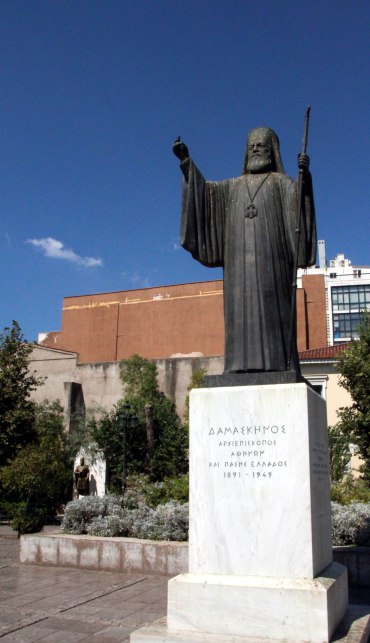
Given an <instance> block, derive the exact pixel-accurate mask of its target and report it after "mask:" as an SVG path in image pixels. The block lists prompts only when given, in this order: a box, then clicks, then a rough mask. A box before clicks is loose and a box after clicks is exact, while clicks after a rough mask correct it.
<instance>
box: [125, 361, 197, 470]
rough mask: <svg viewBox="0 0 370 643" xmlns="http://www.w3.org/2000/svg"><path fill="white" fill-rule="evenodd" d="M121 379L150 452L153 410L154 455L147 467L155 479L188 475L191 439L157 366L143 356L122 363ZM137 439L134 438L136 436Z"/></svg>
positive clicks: (138, 430)
mask: <svg viewBox="0 0 370 643" xmlns="http://www.w3.org/2000/svg"><path fill="white" fill-rule="evenodd" d="M121 379H122V382H123V384H124V386H125V402H128V403H129V404H130V407H131V409H132V411H133V412H134V413H135V415H136V417H137V419H138V428H137V436H138V439H139V440H140V446H141V448H143V447H144V448H145V451H147V440H146V419H145V406H146V405H148V404H150V405H151V406H152V407H153V432H154V454H153V457H152V458H151V460H150V462H148V458H147V457H146V458H144V463H146V466H144V467H140V468H139V469H138V470H137V471H138V472H140V471H145V472H147V473H148V474H149V475H150V477H151V479H152V480H162V479H163V478H164V477H165V476H168V477H173V476H176V475H178V474H179V473H185V472H186V471H187V469H188V461H187V457H186V454H187V446H188V437H187V434H186V431H185V430H184V427H183V425H182V423H181V421H180V418H179V416H178V415H177V412H176V406H175V404H174V402H173V401H172V400H171V399H170V398H168V397H166V395H164V393H162V392H161V391H159V388H158V383H157V368H156V365H155V364H154V363H153V362H151V361H149V360H147V359H144V358H143V357H140V356H139V355H134V356H133V357H131V358H130V359H127V360H123V362H122V363H121ZM132 437H133V438H134V435H132Z"/></svg>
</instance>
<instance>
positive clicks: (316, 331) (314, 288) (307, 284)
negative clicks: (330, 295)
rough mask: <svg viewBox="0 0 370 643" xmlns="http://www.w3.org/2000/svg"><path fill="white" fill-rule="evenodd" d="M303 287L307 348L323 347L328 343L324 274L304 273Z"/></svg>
mask: <svg viewBox="0 0 370 643" xmlns="http://www.w3.org/2000/svg"><path fill="white" fill-rule="evenodd" d="M302 289H303V290H304V292H305V294H306V310H307V332H308V337H307V339H308V342H307V344H308V345H307V349H312V348H322V347H323V346H326V345H327V332H326V297H325V279H324V275H303V277H302ZM298 322H299V317H298ZM298 350H305V349H303V348H299V349H298Z"/></svg>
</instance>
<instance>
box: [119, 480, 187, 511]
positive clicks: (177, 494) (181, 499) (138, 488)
mask: <svg viewBox="0 0 370 643" xmlns="http://www.w3.org/2000/svg"><path fill="white" fill-rule="evenodd" d="M131 497H132V498H134V499H135V498H138V499H139V500H141V501H142V502H145V503H146V504H147V505H148V507H157V506H158V505H165V504H166V503H168V502H170V501H171V500H175V501H176V502H178V503H180V504H185V503H187V502H189V474H187V473H184V474H182V475H179V476H176V477H175V478H164V479H163V480H161V481H157V482H150V481H149V479H148V476H145V475H140V476H137V477H134V476H132V477H131V478H129V480H128V489H127V491H126V495H125V506H126V505H127V502H128V499H131Z"/></svg>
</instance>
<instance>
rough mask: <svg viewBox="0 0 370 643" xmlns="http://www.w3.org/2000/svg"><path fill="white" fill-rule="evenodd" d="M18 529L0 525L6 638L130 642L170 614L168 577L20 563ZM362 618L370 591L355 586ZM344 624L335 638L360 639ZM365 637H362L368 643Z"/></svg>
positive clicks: (1, 629) (0, 611)
mask: <svg viewBox="0 0 370 643" xmlns="http://www.w3.org/2000/svg"><path fill="white" fill-rule="evenodd" d="M18 549H19V543H18V540H17V538H16V535H15V533H14V532H13V531H12V530H11V529H10V528H9V527H6V526H3V525H1V526H0V638H1V639H2V641H18V642H20V641H51V642H52V643H67V642H68V641H97V642H99V643H117V642H121V643H128V641H129V635H130V633H131V632H132V631H133V630H136V629H137V628H138V627H141V626H142V625H144V624H147V623H148V624H149V623H152V622H153V621H154V620H156V619H158V618H161V617H163V616H165V614H166V601H167V582H168V578H167V577H165V576H139V575H136V576H129V575H127V574H115V573H113V572H94V571H89V570H76V569H69V568H61V567H37V566H36V565H20V564H19V563H18V560H19V554H18ZM350 603H351V604H352V605H354V606H356V607H355V608H354V609H355V612H356V613H357V617H358V618H360V617H361V616H362V615H363V614H368V613H369V611H370V608H369V606H370V590H367V589H351V590H350ZM346 634H348V630H347V624H346V623H343V627H342V630H341V632H338V635H337V636H336V637H335V639H334V640H335V641H338V642H339V641H340V642H341V643H342V642H343V643H344V641H345V642H346V643H355V642H357V641H359V640H360V638H358V637H357V636H356V633H355V632H354V633H353V634H354V636H353V637H352V636H350V637H348V638H347V637H346ZM365 640H366V639H362V643H364V641H365Z"/></svg>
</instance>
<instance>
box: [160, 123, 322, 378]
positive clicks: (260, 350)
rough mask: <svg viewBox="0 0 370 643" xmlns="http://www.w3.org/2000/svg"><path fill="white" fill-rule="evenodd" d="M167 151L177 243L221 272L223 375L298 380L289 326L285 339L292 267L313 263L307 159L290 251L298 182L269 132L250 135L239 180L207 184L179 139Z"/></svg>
mask: <svg viewBox="0 0 370 643" xmlns="http://www.w3.org/2000/svg"><path fill="white" fill-rule="evenodd" d="M173 152H174V154H175V155H176V156H177V157H178V158H179V159H180V168H181V170H182V173H183V175H184V180H183V203H182V219H181V245H182V246H183V247H184V248H185V249H186V250H188V251H189V252H190V253H191V254H192V256H193V257H194V259H196V260H197V261H199V262H200V263H202V264H203V265H205V266H209V267H214V266H222V267H223V271H224V315H225V371H224V372H225V374H227V373H256V374H258V373H282V372H289V371H290V372H293V373H295V374H297V377H299V373H300V369H299V362H298V352H297V346H296V338H295V335H296V332H295V323H294V324H293V330H292V334H293V341H290V338H289V334H290V331H289V322H290V316H291V315H290V311H291V306H292V299H293V297H294V295H292V284H293V281H294V279H295V275H294V271H295V270H296V266H295V263H296V264H297V265H298V266H300V267H306V266H310V265H313V264H314V263H315V259H316V224H315V208H314V200H313V192H312V181H311V175H310V173H309V158H308V156H307V155H306V154H305V151H304V153H301V154H299V156H298V167H299V172H300V177H299V178H300V190H299V191H300V193H301V195H302V198H301V204H302V206H301V219H302V222H301V231H300V236H299V240H298V246H297V249H296V234H295V232H296V228H297V219H298V210H299V209H300V208H299V207H298V196H297V182H296V181H294V180H293V179H291V178H290V177H289V176H287V175H286V174H285V172H284V168H283V164H282V160H281V157H280V150H279V140H278V137H277V135H276V134H275V132H273V130H271V129H269V128H265V127H259V128H257V129H254V130H252V131H251V132H250V134H249V136H248V139H247V149H246V153H245V159H244V164H243V170H242V175H241V176H239V177H237V178H234V179H227V180H225V181H206V180H205V179H204V178H203V176H202V174H201V173H200V171H199V170H198V168H197V167H196V165H195V163H194V162H193V161H192V159H191V158H190V156H189V151H188V148H187V147H186V145H185V144H184V143H183V142H182V141H181V139H180V138H178V139H176V141H175V143H174V146H173ZM296 252H297V261H296V262H295V254H296ZM294 305H295V301H294ZM280 381H282V380H280ZM290 381H292V380H290Z"/></svg>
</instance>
